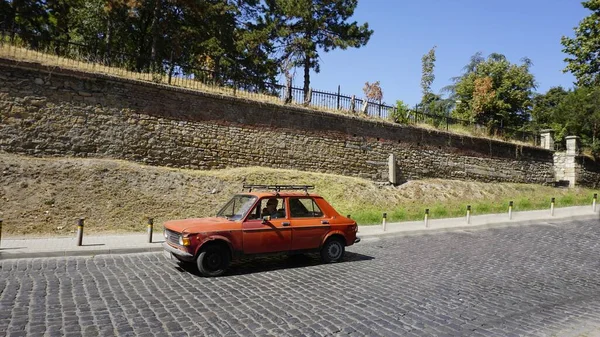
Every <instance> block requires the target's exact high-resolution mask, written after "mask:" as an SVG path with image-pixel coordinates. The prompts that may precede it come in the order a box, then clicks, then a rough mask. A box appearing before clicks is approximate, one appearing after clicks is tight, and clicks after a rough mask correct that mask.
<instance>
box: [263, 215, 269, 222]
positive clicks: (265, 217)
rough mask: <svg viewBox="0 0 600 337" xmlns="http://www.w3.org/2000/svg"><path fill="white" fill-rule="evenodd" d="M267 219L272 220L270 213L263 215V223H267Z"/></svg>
mask: <svg viewBox="0 0 600 337" xmlns="http://www.w3.org/2000/svg"><path fill="white" fill-rule="evenodd" d="M267 221H271V216H270V215H265V216H263V217H262V223H263V224H264V223H266V222H267Z"/></svg>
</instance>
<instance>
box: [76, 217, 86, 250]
mask: <svg viewBox="0 0 600 337" xmlns="http://www.w3.org/2000/svg"><path fill="white" fill-rule="evenodd" d="M83 220H84V219H83V218H79V220H77V246H81V243H82V241H83Z"/></svg>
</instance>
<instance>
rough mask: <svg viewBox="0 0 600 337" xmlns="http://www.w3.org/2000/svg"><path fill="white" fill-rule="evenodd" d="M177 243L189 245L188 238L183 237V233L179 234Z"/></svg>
mask: <svg viewBox="0 0 600 337" xmlns="http://www.w3.org/2000/svg"><path fill="white" fill-rule="evenodd" d="M179 245H180V246H189V245H190V238H184V237H183V235H181V236H179Z"/></svg>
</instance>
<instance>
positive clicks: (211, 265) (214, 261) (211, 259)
mask: <svg viewBox="0 0 600 337" xmlns="http://www.w3.org/2000/svg"><path fill="white" fill-rule="evenodd" d="M206 266H207V267H208V269H210V270H215V269H218V268H219V266H221V256H219V254H210V255H209V256H208V258H207V259H206Z"/></svg>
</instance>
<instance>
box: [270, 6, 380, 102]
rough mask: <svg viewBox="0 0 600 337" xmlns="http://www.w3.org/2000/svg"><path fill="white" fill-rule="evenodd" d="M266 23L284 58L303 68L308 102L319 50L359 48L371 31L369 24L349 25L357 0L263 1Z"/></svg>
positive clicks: (317, 63) (354, 23) (317, 67)
mask: <svg viewBox="0 0 600 337" xmlns="http://www.w3.org/2000/svg"><path fill="white" fill-rule="evenodd" d="M265 2H266V5H267V6H266V9H265V10H266V11H267V12H268V13H269V16H270V18H269V20H268V21H269V22H271V23H272V24H273V27H274V29H275V31H276V34H275V35H276V36H277V40H278V45H279V47H280V48H281V49H282V54H283V56H282V57H283V58H284V59H285V58H288V57H290V56H292V57H293V59H294V65H295V66H297V67H302V68H303V69H304V95H305V101H306V102H309V101H310V97H308V92H309V89H310V70H311V69H314V70H315V72H317V73H318V72H319V71H320V67H319V50H323V51H324V52H328V51H330V50H333V49H336V48H340V49H347V48H349V47H353V48H359V47H361V46H364V45H366V44H367V42H368V41H369V38H370V37H371V35H372V34H373V31H372V30H370V29H369V25H368V23H364V24H362V25H359V24H358V23H357V22H356V21H354V22H348V20H349V19H350V17H351V16H352V15H353V14H354V10H355V9H356V6H357V4H358V0H266V1H265Z"/></svg>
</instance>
